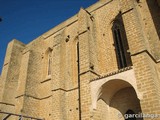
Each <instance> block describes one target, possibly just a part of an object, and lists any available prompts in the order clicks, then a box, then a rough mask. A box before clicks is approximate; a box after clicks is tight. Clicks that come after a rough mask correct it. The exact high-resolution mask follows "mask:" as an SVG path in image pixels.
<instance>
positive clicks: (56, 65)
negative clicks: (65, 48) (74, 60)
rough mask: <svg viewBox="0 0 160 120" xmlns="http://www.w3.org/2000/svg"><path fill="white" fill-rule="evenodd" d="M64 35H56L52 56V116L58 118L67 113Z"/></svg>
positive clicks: (60, 119) (59, 119) (62, 117)
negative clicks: (63, 51)
mask: <svg viewBox="0 0 160 120" xmlns="http://www.w3.org/2000/svg"><path fill="white" fill-rule="evenodd" d="M62 39H63V36H62V35H61V34H58V35H57V36H55V42H54V45H53V53H52V55H53V56H54V57H52V58H53V59H52V60H53V62H52V66H53V67H52V71H53V72H52V95H53V98H52V114H53V116H52V118H53V119H56V120H63V119H65V118H64V115H65V110H64V109H65V108H64V101H65V98H64V97H63V96H64V94H65V92H64V90H63V89H64V82H65V80H64V79H62V78H63V74H62V66H63V62H64V59H62V58H61V57H62V54H61V51H62V48H61V47H62V46H61V42H62Z"/></svg>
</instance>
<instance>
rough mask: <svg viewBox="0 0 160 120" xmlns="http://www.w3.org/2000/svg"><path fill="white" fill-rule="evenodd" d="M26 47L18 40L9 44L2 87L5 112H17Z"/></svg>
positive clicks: (1, 106) (1, 105) (0, 99)
mask: <svg viewBox="0 0 160 120" xmlns="http://www.w3.org/2000/svg"><path fill="white" fill-rule="evenodd" d="M24 47H25V45H24V44H23V43H21V42H19V41H17V40H13V41H11V42H10V43H9V44H8V48H7V52H6V57H5V61H4V65H3V70H2V75H1V86H0V87H1V90H0V109H1V110H3V111H5V112H12V113H14V112H15V107H16V106H15V97H16V92H17V86H18V78H19V73H20V66H21V58H22V51H23V49H24Z"/></svg>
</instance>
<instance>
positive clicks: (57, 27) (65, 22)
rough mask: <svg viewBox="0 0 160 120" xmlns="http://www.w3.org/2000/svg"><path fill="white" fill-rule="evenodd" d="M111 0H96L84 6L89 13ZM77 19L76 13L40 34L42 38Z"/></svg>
mask: <svg viewBox="0 0 160 120" xmlns="http://www.w3.org/2000/svg"><path fill="white" fill-rule="evenodd" d="M112 1H113V0H105V1H98V2H96V3H95V4H93V5H91V6H90V7H88V8H86V9H85V10H87V11H88V12H89V13H92V12H94V11H95V10H97V9H99V8H101V7H102V6H104V5H106V4H109V3H110V2H112ZM77 20H78V14H75V15H74V16H73V17H71V18H69V19H67V20H66V21H64V22H62V23H60V24H59V25H57V26H55V27H54V28H52V29H50V30H49V31H48V32H46V33H44V34H42V37H43V38H44V39H46V38H48V37H49V36H51V35H53V34H55V33H57V32H58V31H60V30H62V29H63V28H65V27H67V26H69V25H71V24H72V23H74V22H76V21H77Z"/></svg>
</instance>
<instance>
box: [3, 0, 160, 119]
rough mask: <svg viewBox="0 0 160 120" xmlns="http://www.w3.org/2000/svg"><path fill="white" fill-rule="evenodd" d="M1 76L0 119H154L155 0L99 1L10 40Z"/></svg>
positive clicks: (158, 51)
mask: <svg viewBox="0 0 160 120" xmlns="http://www.w3.org/2000/svg"><path fill="white" fill-rule="evenodd" d="M0 81H1V82H0V119H1V120H22V119H23V120H31V119H32V120H151V118H149V117H150V116H148V117H145V116H143V117H142V116H141V117H140V116H139V118H138V117H137V116H133V117H134V118H127V117H126V115H128V114H131V115H136V114H138V115H139V114H140V113H143V114H148V115H152V117H153V115H155V116H154V117H155V119H154V120H160V0H100V1H98V2H97V3H95V4H93V5H92V6H90V7H88V8H87V9H83V8H81V9H80V11H79V12H78V13H77V14H76V15H75V16H73V17H71V18H70V19H68V20H66V21H64V22H63V23H61V24H59V25H58V26H56V27H55V28H53V29H51V30H49V31H48V32H46V33H44V34H42V35H41V36H39V37H38V38H36V39H35V40H33V41H32V42H30V43H29V44H26V45H25V44H23V43H21V42H20V41H17V40H13V41H11V42H10V43H9V44H8V48H7V52H6V56H5V60H4V64H3V70H2V74H1V76H0ZM156 115H159V116H156Z"/></svg>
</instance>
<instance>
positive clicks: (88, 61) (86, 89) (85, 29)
mask: <svg viewBox="0 0 160 120" xmlns="http://www.w3.org/2000/svg"><path fill="white" fill-rule="evenodd" d="M78 25H79V33H78V34H79V36H78V38H79V66H80V68H79V69H80V71H79V72H80V73H79V78H80V82H79V84H80V88H79V89H80V98H79V99H80V102H81V108H80V109H81V114H80V115H81V116H80V117H81V119H82V120H89V119H91V118H92V110H91V92H90V90H91V88H90V84H89V82H90V80H91V79H93V78H94V77H97V75H96V74H95V73H94V72H93V71H94V63H95V61H96V60H95V59H96V56H95V54H94V52H93V51H94V49H93V48H94V44H93V37H92V34H93V32H92V31H91V30H90V29H91V28H90V27H91V26H92V19H91V15H90V13H88V12H87V11H85V10H84V9H81V10H80V12H79V14H78Z"/></svg>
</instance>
